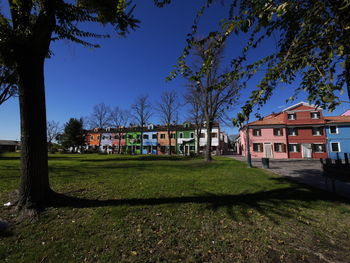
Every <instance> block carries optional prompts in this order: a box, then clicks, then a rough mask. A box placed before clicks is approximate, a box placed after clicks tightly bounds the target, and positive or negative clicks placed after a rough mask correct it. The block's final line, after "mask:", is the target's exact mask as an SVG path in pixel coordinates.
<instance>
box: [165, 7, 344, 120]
mask: <svg viewBox="0 0 350 263" xmlns="http://www.w3.org/2000/svg"><path fill="white" fill-rule="evenodd" d="M213 2H214V1H209V0H208V1H206V3H205V5H203V6H202V8H201V9H200V10H199V11H198V14H197V17H196V19H195V22H194V25H193V28H192V29H193V30H192V32H191V33H190V34H188V38H187V43H188V44H187V46H186V47H185V48H184V51H183V54H182V56H181V57H180V58H179V60H178V64H177V67H176V69H175V70H174V71H173V72H172V73H171V74H170V76H169V77H168V79H172V78H174V77H176V76H177V75H178V74H182V75H185V76H186V77H188V76H190V77H191V76H192V77H194V78H195V77H196V74H193V72H191V71H190V70H189V67H188V66H187V64H188V63H187V61H186V59H187V56H188V54H189V53H190V50H191V49H192V48H193V46H195V45H196V40H195V39H196V33H197V29H198V28H197V27H198V23H199V19H200V17H201V16H202V15H203V13H204V12H205V10H206V9H207V8H209V7H210V6H211V5H212V4H213ZM224 2H226V3H227V2H229V3H230V8H229V12H228V14H227V18H224V19H222V20H221V21H220V28H219V29H218V30H217V31H215V32H210V33H209V34H208V36H207V41H209V40H210V39H212V38H215V39H217V43H218V45H221V43H222V42H226V41H228V39H229V37H230V36H233V37H232V39H237V36H241V35H242V34H248V35H249V38H248V41H247V42H246V43H245V45H243V46H242V50H241V53H240V55H239V56H238V57H234V58H232V60H231V65H232V67H231V70H230V72H228V73H226V74H224V75H223V76H222V78H223V79H237V80H240V81H241V83H242V85H243V86H247V82H248V80H249V79H250V78H251V77H252V76H254V75H255V74H256V73H257V72H261V71H263V72H264V76H263V77H262V79H261V80H260V82H259V84H258V85H257V87H256V89H255V90H254V91H253V92H252V93H251V96H250V99H249V100H248V101H247V102H246V103H245V106H244V107H243V114H242V115H241V117H242V116H247V115H249V114H250V113H251V112H252V108H253V106H255V105H258V108H259V107H261V106H262V105H263V104H265V103H266V101H267V100H268V99H269V98H270V97H271V95H272V94H273V92H274V89H275V88H276V87H277V86H278V85H280V84H281V83H282V84H293V83H294V81H295V80H296V78H297V76H300V77H301V82H300V85H299V86H298V87H296V88H295V89H294V96H292V97H290V98H288V99H287V100H293V99H294V98H295V96H296V95H297V94H298V93H299V92H300V91H301V90H304V91H306V92H307V93H308V100H309V101H310V102H314V103H316V104H317V105H320V106H322V107H324V108H328V109H329V110H334V109H335V107H336V106H337V105H339V104H340V103H341V101H340V97H339V94H341V93H342V92H344V87H345V86H347V89H348V94H349V97H350V57H349V55H350V16H349V15H348V14H349V13H350V12H349V11H350V1H348V0H335V1H317V0H294V1H291V0H240V1H238V0H231V1H224ZM234 36H236V37H234ZM271 37H274V38H276V50H274V51H271V53H270V54H269V55H267V56H265V57H263V58H261V59H253V62H251V59H252V58H251V57H249V54H250V51H252V50H253V49H257V48H259V47H261V44H262V42H263V41H264V40H265V39H268V38H271ZM213 48H215V45H214V46H213ZM208 62H209V60H208ZM208 66H209V67H210V64H208V63H203V71H205V67H208ZM224 81H225V80H223V82H224Z"/></svg>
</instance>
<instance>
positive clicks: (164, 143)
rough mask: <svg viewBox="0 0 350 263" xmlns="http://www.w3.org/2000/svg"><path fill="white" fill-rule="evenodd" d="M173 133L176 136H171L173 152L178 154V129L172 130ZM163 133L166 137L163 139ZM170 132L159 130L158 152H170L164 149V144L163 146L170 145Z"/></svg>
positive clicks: (161, 153) (162, 153)
mask: <svg viewBox="0 0 350 263" xmlns="http://www.w3.org/2000/svg"><path fill="white" fill-rule="evenodd" d="M170 133H171V134H174V138H171V147H174V150H173V153H174V154H176V131H171V132H170ZM161 134H164V136H165V138H164V139H161V138H160V136H161ZM168 138H169V137H168V132H167V131H159V132H157V140H158V148H157V152H158V154H160V155H164V154H168V152H167V150H165V151H162V146H163V148H164V147H166V149H167V147H168V146H169V139H168Z"/></svg>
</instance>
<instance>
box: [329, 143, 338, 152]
mask: <svg viewBox="0 0 350 263" xmlns="http://www.w3.org/2000/svg"><path fill="white" fill-rule="evenodd" d="M331 150H332V152H337V153H338V152H340V144H339V142H332V143H331Z"/></svg>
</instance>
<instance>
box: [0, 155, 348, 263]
mask: <svg viewBox="0 0 350 263" xmlns="http://www.w3.org/2000/svg"><path fill="white" fill-rule="evenodd" d="M49 167H50V182H51V185H52V188H53V189H54V190H55V191H57V192H60V193H65V194H66V195H68V196H71V197H75V199H72V200H71V202H70V203H67V204H65V205H56V206H54V207H50V208H48V209H46V210H45V211H44V212H43V213H42V214H41V218H40V220H39V221H38V222H35V223H28V222H21V223H14V222H15V221H14V219H15V217H14V215H13V213H12V212H11V211H10V209H9V208H7V207H4V206H3V204H4V203H6V202H8V200H9V198H10V196H11V193H12V192H13V191H14V190H15V189H16V188H17V186H18V183H19V158H18V155H16V154H6V155H3V156H2V157H0V201H1V208H0V218H3V219H6V220H8V221H10V222H13V224H12V226H11V228H10V230H9V231H8V232H7V233H3V234H2V236H0V262H297V261H304V262H350V252H349V251H350V250H349V245H350V239H349V237H350V206H349V203H347V202H346V201H345V200H343V199H338V198H336V197H334V196H331V195H330V194H328V193H326V192H322V191H318V190H312V189H307V188H304V187H302V186H300V185H297V184H293V183H291V182H288V181H286V180H285V179H283V178H280V177H278V176H276V175H273V174H271V173H268V172H266V171H264V170H261V169H255V168H253V169H249V168H246V165H245V164H243V163H241V162H238V161H234V160H232V159H229V158H215V161H213V162H212V163H204V161H203V160H201V159H190V158H182V157H170V158H168V157H161V156H159V157H157V156H116V155H109V156H105V155H59V154H55V155H50V160H49Z"/></svg>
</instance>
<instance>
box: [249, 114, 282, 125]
mask: <svg viewBox="0 0 350 263" xmlns="http://www.w3.org/2000/svg"><path fill="white" fill-rule="evenodd" d="M277 116H278V115H276V114H270V115H268V116H266V117H264V118H262V119H260V120H257V121H253V122H251V123H249V125H273V124H284V122H283V119H281V118H280V117H277Z"/></svg>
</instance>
